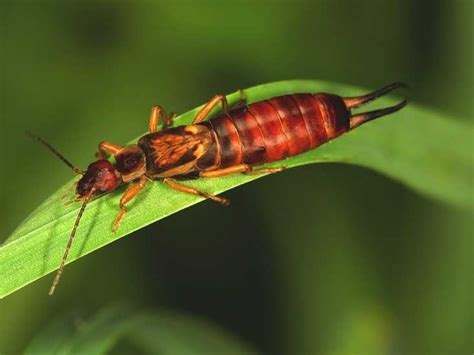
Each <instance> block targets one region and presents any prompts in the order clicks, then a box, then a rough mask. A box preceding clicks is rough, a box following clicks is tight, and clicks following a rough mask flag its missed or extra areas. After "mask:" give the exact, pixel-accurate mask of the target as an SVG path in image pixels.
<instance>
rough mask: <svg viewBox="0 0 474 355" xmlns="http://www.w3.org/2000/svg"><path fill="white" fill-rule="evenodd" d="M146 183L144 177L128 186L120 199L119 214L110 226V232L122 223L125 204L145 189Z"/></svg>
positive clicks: (125, 210)
mask: <svg viewBox="0 0 474 355" xmlns="http://www.w3.org/2000/svg"><path fill="white" fill-rule="evenodd" d="M147 181H148V178H147V177H146V176H142V177H141V178H140V180H139V181H138V182H137V183H136V184H134V185H132V186H130V187H129V188H128V189H127V191H125V193H124V194H123V196H122V198H121V199H120V205H119V206H120V212H119V214H118V216H117V218H116V219H115V222H114V224H113V226H112V230H113V231H114V232H116V231H117V229H118V228H119V226H120V223H121V222H122V220H123V218H124V217H125V214H126V213H127V207H126V206H125V204H126V203H127V202H130V201H131V200H133V199H134V198H135V197H137V195H138V194H139V193H140V191H141V190H143V188H144V187H145V185H146V183H147Z"/></svg>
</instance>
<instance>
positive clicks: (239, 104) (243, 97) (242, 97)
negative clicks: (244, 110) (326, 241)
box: [232, 89, 247, 109]
mask: <svg viewBox="0 0 474 355" xmlns="http://www.w3.org/2000/svg"><path fill="white" fill-rule="evenodd" d="M237 92H238V93H239V95H240V99H239V101H237V102H236V103H235V104H233V105H232V109H236V108H239V107H242V106H244V105H246V104H247V95H245V92H244V90H242V89H239V90H237Z"/></svg>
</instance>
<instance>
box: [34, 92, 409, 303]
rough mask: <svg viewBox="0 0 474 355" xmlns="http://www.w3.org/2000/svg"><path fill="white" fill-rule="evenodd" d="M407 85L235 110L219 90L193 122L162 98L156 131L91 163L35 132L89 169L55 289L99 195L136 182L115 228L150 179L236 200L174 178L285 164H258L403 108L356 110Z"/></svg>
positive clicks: (108, 146) (109, 148) (106, 149)
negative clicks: (169, 109)
mask: <svg viewBox="0 0 474 355" xmlns="http://www.w3.org/2000/svg"><path fill="white" fill-rule="evenodd" d="M402 86H403V84H401V83H395V84H391V85H388V86H386V87H383V88H381V89H379V90H376V91H374V92H372V93H369V94H367V95H363V96H357V97H340V96H337V95H333V94H327V93H318V94H310V93H308V94H293V95H285V96H279V97H273V98H270V99H268V100H264V101H260V102H256V103H253V104H250V105H245V104H244V105H243V106H242V107H240V108H237V109H234V110H230V111H229V110H227V100H226V98H225V97H224V96H222V95H217V96H215V97H214V98H213V99H211V101H209V103H207V105H205V106H204V107H203V108H202V109H201V110H200V111H199V112H198V114H197V115H196V117H195V118H194V120H193V122H192V124H191V125H187V126H178V127H173V128H166V127H167V126H170V125H171V124H172V118H173V115H171V116H167V115H166V114H165V112H164V110H163V109H162V108H161V107H160V106H154V107H153V108H152V111H151V114H150V120H149V130H150V133H148V134H146V135H144V136H143V137H141V138H140V140H139V141H138V144H136V145H135V144H132V145H128V146H121V145H118V144H114V143H110V142H101V143H100V144H99V153H98V157H99V158H100V159H99V160H97V161H95V162H93V163H91V164H90V165H89V167H88V168H87V170H86V171H82V170H81V169H79V168H77V167H75V166H74V165H72V164H71V163H70V162H69V161H67V160H66V159H65V158H64V157H63V156H62V155H61V154H59V153H58V152H57V151H56V150H55V149H54V148H53V147H51V146H50V145H49V144H48V143H46V142H45V141H43V140H42V139H41V138H39V137H36V138H37V139H38V140H39V141H40V142H42V143H43V144H45V145H46V146H47V147H48V148H49V149H50V150H51V151H52V152H53V153H54V154H56V155H57V156H58V157H59V158H60V159H61V160H62V161H63V162H64V163H66V165H68V166H69V167H70V168H71V169H72V170H73V171H74V172H75V173H76V174H80V175H82V178H81V179H80V180H79V181H78V183H77V187H76V193H77V197H76V200H82V201H83V204H82V207H81V209H80V211H79V214H78V217H77V219H76V223H75V224H74V227H73V229H72V232H71V235H70V238H69V241H68V245H67V247H66V250H65V253H64V256H63V259H62V261H61V264H60V267H59V269H58V272H57V274H56V278H55V280H54V282H53V285H52V287H51V290H50V294H53V293H54V290H55V288H56V286H57V284H58V282H59V279H60V276H61V273H62V271H63V269H64V265H65V263H66V259H67V255H68V251H69V248H70V246H71V244H72V240H73V238H74V235H75V233H76V229H77V226H78V225H79V221H80V219H81V216H82V214H83V212H84V210H85V208H86V205H87V203H88V202H89V201H90V200H91V198H92V197H93V196H95V195H98V194H103V193H109V192H111V191H113V190H115V189H116V188H118V187H119V186H121V185H124V184H130V186H129V188H128V189H127V190H126V191H125V193H124V194H123V196H122V198H121V200H120V212H119V214H118V216H117V218H116V220H115V222H114V224H113V230H114V231H115V230H117V228H118V227H119V225H120V223H121V221H122V219H123V218H124V216H125V214H126V212H127V207H126V204H127V203H128V202H130V201H131V200H132V199H133V198H135V197H136V196H137V195H138V194H139V193H140V191H142V190H143V188H144V187H145V186H146V184H147V182H148V181H150V180H161V181H163V182H164V183H165V184H166V185H168V186H169V187H171V188H173V189H175V190H177V191H181V192H185V193H189V194H193V195H198V196H202V197H205V198H208V199H211V200H213V201H216V202H219V203H222V204H228V203H229V201H228V200H227V199H225V198H223V197H219V196H215V195H211V194H209V193H206V192H203V191H199V190H197V189H195V188H193V187H191V186H187V185H182V184H180V183H178V182H177V181H176V180H175V179H176V178H185V179H186V178H195V177H203V178H211V177H219V176H225V175H230V174H235V173H247V174H261V173H275V172H278V171H281V170H283V168H284V167H270V168H260V169H253V167H254V166H257V165H261V164H264V163H270V162H275V161H279V160H283V159H285V158H287V157H291V156H294V155H297V154H301V153H303V152H306V151H308V150H310V149H313V148H316V147H318V146H320V145H321V144H323V143H326V142H327V141H329V140H331V139H334V138H336V137H338V136H340V135H341V134H343V133H345V132H347V131H349V130H350V129H353V128H355V127H358V126H360V125H361V124H363V123H365V122H368V121H370V120H372V119H375V118H377V117H381V116H384V115H387V114H390V113H393V112H396V111H398V110H399V109H401V108H402V107H404V106H405V104H406V100H403V101H402V102H400V103H399V104H398V105H395V106H392V107H387V108H384V109H379V110H375V111H370V112H365V113H359V114H352V112H351V110H352V109H356V108H358V107H359V106H361V105H363V104H366V103H368V102H370V101H372V100H374V99H376V98H377V97H379V96H382V95H385V94H387V93H388V92H390V91H392V90H394V89H396V88H399V87H402ZM240 94H241V100H240V101H239V103H245V94H244V93H243V92H242V91H241V90H240ZM219 103H222V108H223V113H222V114H220V115H219V116H218V117H216V118H213V119H210V120H207V121H205V119H206V118H207V117H208V115H209V113H210V112H211V110H212V108H213V107H215V106H216V105H217V104H219ZM160 117H162V118H163V119H164V126H165V128H164V129H162V130H161V131H158V121H159V118H160ZM109 155H113V156H114V158H115V162H114V163H112V162H111V161H109V160H108V159H107V158H108V156H109Z"/></svg>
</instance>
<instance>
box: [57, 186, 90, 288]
mask: <svg viewBox="0 0 474 355" xmlns="http://www.w3.org/2000/svg"><path fill="white" fill-rule="evenodd" d="M95 190H96V188H95V187H93V188H92V190H91V191H90V192H89V193H88V194H87V195H86V198H85V199H84V202H83V203H82V206H81V209H80V210H79V213H78V214H77V218H76V222H75V223H74V227H72V231H71V235H70V236H69V240H68V242H67V245H66V250H65V251H64V255H63V258H62V260H61V264H60V265H59V268H58V271H57V272H56V277H55V278H54V281H53V284H52V285H51V288H50V289H49V295H50V296H52V295H53V294H54V291H55V290H56V287H57V286H58V283H59V279H60V278H61V275H62V273H63V271H64V266H65V264H66V260H67V256H68V254H69V250H70V249H71V245H72V241H73V239H74V236H75V235H76V230H77V226H78V225H79V222H80V220H81V217H82V214H83V213H84V210H85V209H86V206H87V204H88V203H89V201H90V199H91V197H92V195H93V194H94V192H95Z"/></svg>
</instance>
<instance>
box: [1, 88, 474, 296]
mask: <svg viewBox="0 0 474 355" xmlns="http://www.w3.org/2000/svg"><path fill="white" fill-rule="evenodd" d="M367 91H368V89H362V88H354V87H348V86H345V85H340V84H333V83H325V82H320V81H302V80H299V81H298V80H295V81H283V82H276V83H271V84H265V85H261V86H257V87H254V88H250V89H246V90H245V92H246V94H247V96H248V100H249V102H255V101H259V100H262V99H265V98H268V97H272V96H277V95H281V94H286V93H295V92H332V93H338V94H340V95H343V96H352V95H360V94H363V93H366V92H367ZM228 99H229V101H230V102H231V103H232V102H234V101H235V100H237V94H236V93H234V94H232V95H229V96H228ZM393 103H394V101H393V100H390V99H381V100H380V102H379V103H378V104H377V105H381V106H386V105H390V104H393ZM198 109H199V108H197V109H195V110H192V111H190V112H187V113H185V114H183V115H181V116H180V117H178V118H177V123H178V124H184V123H189V122H190V121H191V120H192V118H193V117H194V115H195V113H196V112H197V110H198ZM363 110H367V107H364V109H363ZM472 133H473V130H472V127H471V126H470V125H466V124H460V123H457V122H455V121H454V120H450V119H449V118H448V117H444V116H443V115H440V114H437V113H434V112H432V111H430V110H427V109H424V108H421V107H418V106H417V105H415V104H410V105H409V106H408V107H406V108H404V109H403V110H402V111H400V112H398V113H396V114H394V115H391V116H389V117H385V118H382V119H380V120H377V121H375V122H372V123H369V124H367V125H364V126H363V127H360V128H358V129H356V130H354V131H352V132H349V133H348V134H345V135H344V136H342V137H339V138H338V139H336V140H334V141H332V142H330V143H328V144H326V145H324V146H322V147H320V148H318V149H315V150H313V151H310V152H307V153H305V154H301V155H299V156H296V157H293V158H291V159H287V160H285V161H284V162H276V163H274V164H273V165H275V166H280V165H284V166H286V167H287V168H291V167H296V166H300V165H304V164H310V163H318V162H343V163H350V164H357V165H361V166H365V167H368V168H371V169H374V170H376V171H379V172H381V173H383V174H385V175H387V176H389V177H391V178H392V179H395V180H398V181H400V182H402V183H404V184H406V185H407V186H410V187H411V188H413V189H414V190H417V191H419V192H421V193H423V194H426V195H427V196H432V197H433V198H437V199H439V200H443V201H446V202H448V203H451V204H454V205H458V206H462V207H466V208H472V198H471V196H472V183H471V180H470V169H471V164H472V162H471V153H470V150H469V145H470V137H472ZM454 140H455V141H456V144H453V141H454ZM134 141H136V140H134ZM286 173H288V172H286ZM258 177H259V176H246V175H241V174H238V175H233V176H228V177H224V178H216V179H199V180H198V181H193V182H189V185H192V186H195V187H196V188H198V189H200V190H203V191H207V192H210V193H221V192H223V191H226V190H228V189H231V188H233V187H236V186H239V185H241V184H244V183H246V182H249V181H252V180H254V179H256V178H258ZM74 181H75V180H73V181H70V182H69V183H68V184H66V186H65V187H63V188H61V189H60V190H58V191H57V192H56V193H54V194H53V195H52V196H50V197H49V198H48V199H47V200H46V201H45V202H44V203H43V204H42V205H41V206H40V207H38V209H37V210H36V211H35V212H34V213H33V214H31V215H30V216H29V217H28V218H27V219H26V221H25V222H24V223H22V224H21V225H20V226H19V227H18V228H17V229H16V230H15V232H14V233H13V234H12V235H11V236H10V237H9V238H8V240H7V242H6V243H5V244H4V245H3V246H2V247H1V248H0V282H1V284H0V297H5V296H6V295H8V294H10V293H12V292H14V291H15V290H17V289H19V288H21V287H23V286H24V285H27V284H28V283H30V282H32V281H34V280H36V279H38V278H40V277H42V276H44V275H46V274H48V273H49V272H51V271H53V270H55V269H56V268H57V267H58V264H59V262H60V260H61V257H62V254H63V251H64V247H65V245H66V242H67V239H68V237H69V233H70V231H71V228H72V225H73V224H74V220H75V218H76V215H77V212H78V209H79V206H78V205H73V206H64V205H63V204H62V203H61V202H60V197H61V196H62V195H64V193H65V192H66V191H68V190H69V189H70V188H71V187H72V186H73V184H74ZM315 188H316V187H315ZM120 195H121V192H120V191H119V192H116V193H113V194H112V195H110V196H107V197H102V198H98V199H96V200H95V201H93V202H91V203H90V204H89V206H88V207H87V210H86V213H85V215H84V217H83V218H82V221H81V224H80V227H79V229H78V232H77V235H76V240H75V243H74V244H73V247H72V249H71V252H70V255H69V258H68V262H72V261H74V260H77V259H78V258H80V257H81V256H84V255H86V254H88V253H90V252H92V251H94V250H96V249H98V248H100V247H102V246H104V245H107V244H109V243H111V242H112V241H114V240H117V239H119V238H121V237H122V236H125V235H127V234H130V233H132V232H133V231H135V230H137V229H140V228H142V227H144V226H146V225H148V224H150V223H153V222H156V221H158V220H160V219H162V218H164V217H166V216H169V215H170V214H173V213H175V212H178V211H180V210H182V209H184V208H186V207H189V206H191V205H193V204H196V203H198V202H200V201H202V200H203V199H202V198H198V197H195V196H190V195H188V194H184V193H177V192H176V191H174V190H171V189H170V188H168V187H167V186H163V184H161V183H159V182H157V183H154V184H149V186H148V187H147V189H146V191H145V193H143V195H141V196H140V197H138V198H137V199H136V201H134V203H132V204H131V206H130V207H131V208H130V212H129V213H128V215H127V216H126V218H125V220H124V221H123V223H122V225H121V227H120V230H119V231H118V232H117V233H113V232H112V231H111V224H112V222H113V220H114V218H115V216H116V214H117V212H118V209H117V205H118V200H119V198H120Z"/></svg>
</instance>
